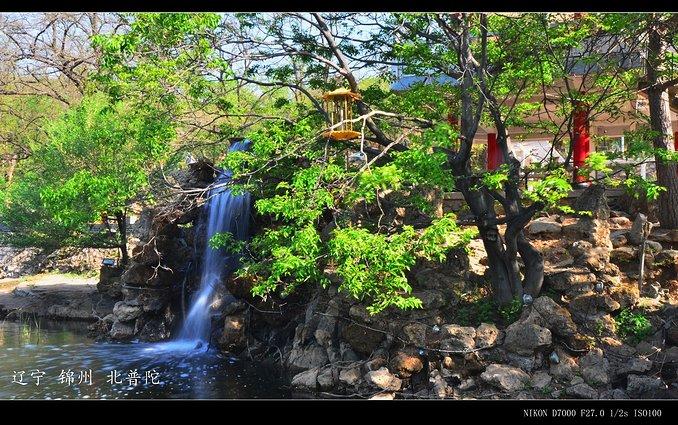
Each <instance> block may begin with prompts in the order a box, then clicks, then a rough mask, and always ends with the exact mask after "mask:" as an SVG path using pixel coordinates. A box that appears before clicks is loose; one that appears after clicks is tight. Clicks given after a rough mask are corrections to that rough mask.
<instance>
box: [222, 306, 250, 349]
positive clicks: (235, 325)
mask: <svg viewBox="0 0 678 425" xmlns="http://www.w3.org/2000/svg"><path fill="white" fill-rule="evenodd" d="M246 342H247V337H246V335H245V316H244V315H242V314H237V315H233V316H226V317H225V319H224V328H223V330H222V332H221V336H220V337H219V346H221V348H223V349H225V350H226V351H231V352H236V351H239V350H241V349H243V348H244V347H245V343H246Z"/></svg>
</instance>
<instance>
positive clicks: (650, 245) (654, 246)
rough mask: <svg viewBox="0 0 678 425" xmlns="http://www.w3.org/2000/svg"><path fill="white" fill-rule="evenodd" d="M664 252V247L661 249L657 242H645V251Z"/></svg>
mask: <svg viewBox="0 0 678 425" xmlns="http://www.w3.org/2000/svg"><path fill="white" fill-rule="evenodd" d="M663 250H664V247H662V244H660V243H659V242H655V241H651V240H647V241H645V251H646V252H647V251H650V252H653V253H660V252H662V251H663Z"/></svg>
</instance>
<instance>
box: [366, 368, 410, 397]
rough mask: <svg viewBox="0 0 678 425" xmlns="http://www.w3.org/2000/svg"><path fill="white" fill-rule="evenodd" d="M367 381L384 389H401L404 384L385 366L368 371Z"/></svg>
mask: <svg viewBox="0 0 678 425" xmlns="http://www.w3.org/2000/svg"><path fill="white" fill-rule="evenodd" d="M365 381H367V383H368V384H370V385H372V386H375V387H377V388H380V389H382V390H384V391H399V390H400V387H401V386H402V381H401V380H400V379H398V378H397V377H396V376H395V375H393V374H392V373H391V372H389V371H388V369H387V368H385V367H382V368H380V369H377V370H373V371H370V372H367V373H366V374H365Z"/></svg>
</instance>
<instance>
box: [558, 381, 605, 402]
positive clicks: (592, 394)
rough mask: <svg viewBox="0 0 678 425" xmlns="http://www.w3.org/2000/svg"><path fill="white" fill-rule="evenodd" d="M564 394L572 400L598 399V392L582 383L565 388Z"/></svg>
mask: <svg viewBox="0 0 678 425" xmlns="http://www.w3.org/2000/svg"><path fill="white" fill-rule="evenodd" d="M565 394H567V395H569V396H571V397H574V398H586V399H597V398H598V391H596V390H595V389H593V388H591V387H590V386H589V385H586V384H585V383H583V382H582V383H579V384H576V385H572V386H570V387H567V389H566V390H565Z"/></svg>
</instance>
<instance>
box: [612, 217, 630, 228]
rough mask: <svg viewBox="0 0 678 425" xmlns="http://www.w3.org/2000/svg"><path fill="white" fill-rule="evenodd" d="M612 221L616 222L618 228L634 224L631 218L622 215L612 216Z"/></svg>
mask: <svg viewBox="0 0 678 425" xmlns="http://www.w3.org/2000/svg"><path fill="white" fill-rule="evenodd" d="M609 221H610V223H611V224H614V225H615V226H616V227H618V228H622V229H626V228H629V227H631V226H632V225H633V223H632V222H631V220H630V219H629V218H628V217H624V216H620V217H610V220H609Z"/></svg>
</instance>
